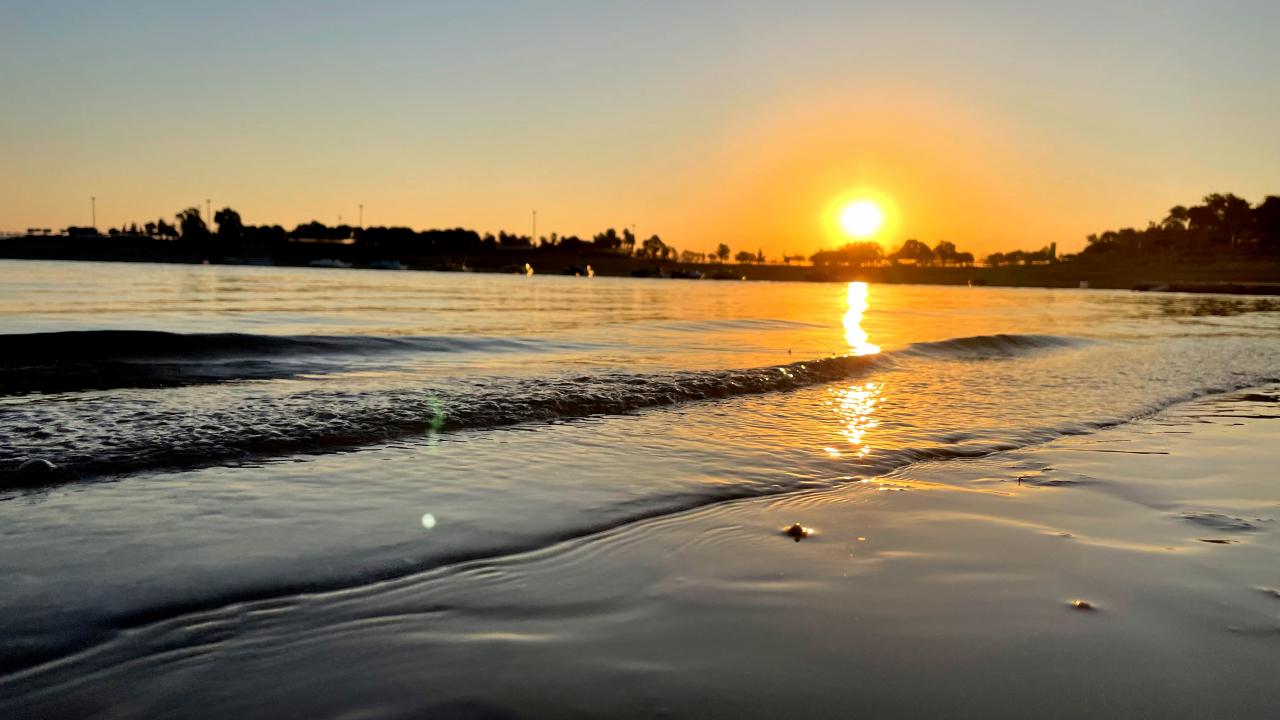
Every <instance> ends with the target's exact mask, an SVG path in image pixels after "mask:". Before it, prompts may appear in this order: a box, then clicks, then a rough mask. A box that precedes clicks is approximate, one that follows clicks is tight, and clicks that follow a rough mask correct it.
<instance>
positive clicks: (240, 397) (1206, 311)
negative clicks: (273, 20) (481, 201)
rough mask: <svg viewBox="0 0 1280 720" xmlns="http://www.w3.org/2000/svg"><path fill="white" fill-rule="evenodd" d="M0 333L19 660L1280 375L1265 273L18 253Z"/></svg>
mask: <svg viewBox="0 0 1280 720" xmlns="http://www.w3.org/2000/svg"><path fill="white" fill-rule="evenodd" d="M0 341H2V342H3V347H4V353H3V357H0V437H2V438H4V441H3V442H2V443H0V533H2V538H0V539H2V540H3V542H2V543H0V576H3V577H4V578H7V581H6V583H5V585H6V587H5V589H4V590H3V591H2V592H0V633H3V637H4V638H5V643H4V646H3V649H0V672H3V673H5V674H6V675H7V676H9V677H11V678H14V677H23V676H24V674H30V673H31V672H33V671H38V670H39V669H40V668H41V667H44V666H45V665H44V664H47V663H55V662H57V661H59V659H65V658H68V657H71V656H72V655H73V654H74V653H78V652H83V651H86V650H88V649H91V648H93V647H95V646H97V645H98V644H100V643H106V642H110V641H118V640H119V639H120V638H121V637H122V636H127V635H128V634H129V633H132V632H137V631H139V629H140V628H145V627H148V626H149V625H150V624H152V623H157V622H161V623H163V622H168V621H171V620H172V619H174V618H179V617H182V616H184V615H185V614H187V613H191V612H197V611H199V612H206V611H212V610H215V609H218V608H226V607H228V606H234V605H235V604H236V603H243V602H246V601H257V602H259V603H260V604H261V603H262V602H266V603H268V604H269V603H270V601H271V600H272V599H273V598H286V597H291V596H294V595H296V594H297V593H305V592H330V591H342V590H346V589H357V588H361V587H365V586H368V584H369V583H374V582H380V581H392V580H395V579H398V578H405V577H409V576H412V575H414V574H417V573H422V572H424V571H429V570H431V569H433V568H440V567H444V566H447V565H450V564H453V563H458V562H461V561H465V560H469V559H475V558H485V557H496V556H501V555H507V554H512V553H518V552H526V551H534V550H538V549H540V548H546V547H549V546H551V545H553V544H554V543H556V542H559V541H563V540H566V539H570V538H577V537H582V536H585V535H588V534H591V533H594V532H599V531H602V530H606V529H610V528H616V527H619V526H622V525H624V524H627V523H631V522H634V521H636V520H639V519H644V518H661V517H664V516H667V515H669V514H671V513H676V512H679V511H683V510H688V509H692V508H699V507H714V506H716V505H717V504H720V503H724V502H725V501H729V500H734V499H739V498H751V497H762V496H772V495H778V494H781V493H787V492H790V491H796V490H822V489H826V488H838V487H841V486H843V485H847V484H849V483H853V482H857V481H860V480H868V479H873V478H879V477H883V476H885V475H887V474H890V473H894V472H899V471H901V470H902V469H903V468H907V467H910V466H912V465H913V464H917V463H921V462H926V461H927V462H932V463H948V462H964V461H965V460H966V459H974V458H983V457H987V456H991V455H992V454H993V453H1001V452H1008V451H1011V450H1016V449H1018V448H1025V447H1029V446H1033V445H1037V444H1040V443H1044V442H1047V441H1051V440H1054V439H1055V438H1062V437H1065V436H1088V435H1091V434H1095V433H1098V432H1099V431H1100V430H1102V429H1104V428H1107V427H1111V426H1115V425H1118V424H1121V423H1125V422H1128V421H1131V420H1133V419H1135V418H1140V417H1143V416H1147V415H1150V414H1151V413H1154V412H1156V411H1159V410H1160V409H1162V408H1165V407H1167V406H1169V405H1170V404H1172V403H1175V402H1178V401H1181V400H1186V399H1189V398H1194V397H1198V396H1202V395H1206V394H1209V393H1215V392H1223V391H1229V390H1233V389H1238V388H1245V387H1251V386H1256V385H1259V384H1262V383H1264V382H1267V381H1274V380H1276V379H1277V378H1280V363H1277V357H1278V355H1280V354H1278V353H1277V350H1280V307H1276V306H1275V305H1273V304H1271V302H1270V301H1268V300H1265V299H1257V298H1232V297H1223V296H1180V295H1146V294H1132V293H1123V292H1115V293H1113V292H1082V291H1053V290H1020V289H986V288H944V287H914V286H883V287H882V286H873V287H870V288H868V287H866V286H863V285H857V284H855V285H852V286H843V285H824V284H812V285H811V284H768V283H734V282H711V281H702V282H683V281H654V280H626V279H614V278H593V279H584V278H569V277H533V278H524V277H513V276H512V277H509V276H475V275H464V274H436V273H396V272H381V273H380V272H376V271H326V270H311V269H274V268H228V267H180V266H143V265H138V266H132V265H124V264H111V265H106V264H102V265H99V264H89V263H86V264H76V263H35V262H30V263H24V262H0ZM196 650H197V649H196V648H195V647H191V648H183V647H180V646H178V647H172V648H169V649H168V650H167V652H171V653H174V654H177V655H181V654H182V653H183V652H187V651H191V652H195V651H196ZM156 660H157V662H158V661H159V656H157V658H156ZM144 671H147V670H145V668H140V669H139V672H144ZM2 682H3V680H2V679H0V683H2ZM392 714H394V713H392Z"/></svg>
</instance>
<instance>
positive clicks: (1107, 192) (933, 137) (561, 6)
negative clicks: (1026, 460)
mask: <svg viewBox="0 0 1280 720" xmlns="http://www.w3.org/2000/svg"><path fill="white" fill-rule="evenodd" d="M1047 5H1049V3H1039V2H992V1H984V0H977V1H974V2H965V3H960V2H833V1H828V2H804V1H797V0H790V1H788V2H776V1H771V2H746V1H742V0H738V1H735V2H658V1H655V0H650V1H649V2H644V3H629V4H627V5H626V6H622V5H621V4H620V3H606V2H600V1H599V0H593V1H591V2H544V3H528V2H485V1H483V0H472V1H470V2H425V1H419V2H409V1H407V0H406V1H401V0H385V1H381V2H379V1H365V2H360V3H356V2H341V3H339V2H320V1H313V2H271V1H269V0H255V1H253V2H239V1H235V2H230V1H226V0H222V1H219V2H204V3H188V2H182V1H180V0H166V1H163V2H159V1H157V2H112V1H110V0H99V1H97V2H67V1H58V0H41V1H38V2H16V1H14V0H0V104H2V108H3V110H2V111H0V168H2V171H0V230H22V229H25V228H26V227H28V226H49V227H55V228H58V227H65V226H66V225H68V224H88V222H89V197H90V196H91V195H96V196H97V198H98V201H97V202H98V224H99V226H100V227H104V228H105V227H108V226H111V225H118V224H120V223H127V222H133V221H137V222H139V223H141V222H143V221H146V220H148V219H154V218H157V217H160V216H164V217H166V218H170V219H171V218H172V215H173V214H174V213H175V212H176V211H177V210H179V209H181V208H183V207H186V206H190V205H199V206H200V207H203V206H204V199H205V198H212V199H213V204H214V205H215V207H221V206H225V205H230V206H232V207H235V208H237V209H238V210H240V212H241V214H242V215H243V216H244V219H245V221H246V222H249V223H279V224H282V225H286V226H289V227H292V226H293V225H294V224H296V223H298V222H302V221H307V220H311V219H313V218H314V219H319V220H321V221H323V222H326V223H330V224H332V223H336V222H337V219H338V216H339V215H341V216H343V219H344V220H346V221H348V222H352V223H354V221H355V219H356V214H357V204H358V203H364V205H365V223H366V224H402V225H410V226H414V227H452V226H464V227H470V228H475V229H477V230H480V231H482V232H485V231H494V232H496V231H497V230H499V229H508V230H512V231H520V232H527V231H528V228H529V216H530V211H531V210H533V209H536V210H537V211H538V218H539V226H538V229H539V233H540V234H544V233H547V232H551V231H558V232H560V233H562V234H565V233H576V234H580V235H588V234H590V233H593V232H595V231H597V230H599V229H602V228H604V227H607V226H615V227H619V228H621V227H624V226H629V225H631V224H632V223H635V224H636V226H637V230H638V233H639V234H640V235H641V236H648V235H649V234H651V233H658V234H660V235H661V236H662V237H663V239H664V240H666V241H667V242H668V243H669V244H672V245H675V246H676V247H677V248H680V249H695V250H706V249H710V248H712V247H714V245H715V244H716V243H718V242H727V243H728V244H730V245H731V246H732V247H733V248H734V249H735V250H737V249H739V248H747V249H751V250H755V249H756V248H763V249H764V251H765V252H766V254H769V255H774V254H778V253H783V252H804V253H806V254H808V253H809V252H812V251H813V250H815V249H817V248H819V247H823V246H832V245H835V244H838V243H839V242H842V241H843V240H844V238H840V237H838V236H837V235H836V234H835V233H834V232H833V229H832V227H831V225H832V224H831V222H830V221H829V220H828V219H827V216H826V215H827V212H828V210H829V208H830V206H831V205H832V203H833V202H835V201H836V200H837V199H838V198H841V197H846V196H848V195H850V194H851V193H854V192H856V191H858V190H860V189H865V190H867V191H870V192H873V193H876V194H878V195H879V196H882V197H884V198H887V199H888V200H889V201H890V202H891V203H892V205H893V206H894V208H895V209H896V212H895V213H894V215H895V217H896V222H895V223H894V226H893V227H892V228H890V229H889V232H887V233H886V235H885V236H884V237H882V238H880V239H881V240H882V241H883V242H885V243H886V244H897V243H898V242H899V241H900V240H901V239H903V238H905V237H917V238H919V239H922V240H925V241H926V242H929V243H930V244H933V243H935V242H937V241H938V240H940V239H947V240H951V241H953V242H955V243H956V244H957V245H959V246H960V247H961V248H962V249H969V250H973V251H975V252H976V253H978V254H985V253H987V252H991V251H996V250H1008V249H1013V248H1015V247H1026V248H1034V247H1039V246H1041V245H1044V244H1046V243H1048V242H1055V241H1056V242H1058V243H1059V246H1060V247H1061V248H1064V249H1066V250H1074V249H1078V248H1079V247H1081V246H1083V244H1084V236H1085V235H1086V234H1088V233H1090V232H1094V231H1097V230H1101V229H1105V228H1112V227H1118V226H1121V225H1141V224H1145V222H1146V220H1148V219H1153V218H1158V217H1160V216H1161V215H1162V214H1163V211H1164V210H1165V209H1167V208H1168V207H1170V206H1171V205H1174V204H1178V203H1188V202H1191V201H1194V200H1196V199H1198V198H1199V197H1201V196H1202V195H1204V194H1206V193H1208V192H1214V191H1231V192H1235V193H1237V194H1240V195H1243V196H1245V197H1246V198H1248V199H1249V200H1251V201H1254V202H1256V201H1258V200H1260V199H1261V198H1262V196H1264V195H1266V194H1280V74H1278V73H1277V70H1278V69H1280V42H1277V41H1276V37H1277V36H1276V29H1277V28H1280V2H1274V1H1267V2H1263V1H1255V2H1222V1H1215V2H1188V1H1186V0H1168V1H1165V2H1156V1H1154V0H1153V1H1151V2H1145V3H1136V2H1135V3H1129V2H1090V1H1080V0H1077V1H1075V2H1062V3H1053V5H1054V6H1053V7H1046V6H1047Z"/></svg>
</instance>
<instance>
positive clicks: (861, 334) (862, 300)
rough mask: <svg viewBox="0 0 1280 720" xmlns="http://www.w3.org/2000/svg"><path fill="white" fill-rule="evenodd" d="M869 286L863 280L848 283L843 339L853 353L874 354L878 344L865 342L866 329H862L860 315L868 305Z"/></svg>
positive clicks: (877, 350)
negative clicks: (847, 307) (847, 305)
mask: <svg viewBox="0 0 1280 720" xmlns="http://www.w3.org/2000/svg"><path fill="white" fill-rule="evenodd" d="M869 294H870V288H868V287H867V284H866V283H864V282H851V283H849V296H848V304H849V309H848V311H846V312H845V314H844V339H845V341H846V342H848V343H849V350H850V352H851V354H853V355H874V354H876V353H878V352H880V346H878V345H872V344H871V343H869V342H867V339H868V338H867V331H866V330H863V329H862V315H863V314H864V313H865V312H866V311H867V308H868V307H870V304H869V300H868V298H869Z"/></svg>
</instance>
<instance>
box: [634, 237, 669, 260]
mask: <svg viewBox="0 0 1280 720" xmlns="http://www.w3.org/2000/svg"><path fill="white" fill-rule="evenodd" d="M640 255H641V256H642V257H647V258H649V259H650V260H657V259H659V258H666V257H667V244H666V243H664V242H662V238H660V237H658V236H657V235H650V236H649V239H648V240H645V241H644V242H643V243H641V244H640Z"/></svg>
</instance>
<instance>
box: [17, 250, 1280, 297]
mask: <svg viewBox="0 0 1280 720" xmlns="http://www.w3.org/2000/svg"><path fill="white" fill-rule="evenodd" d="M50 240H51V238H41V237H30V238H22V237H20V238H5V239H0V259H7V260H44V261H72V262H125V263H163V264H180V265H200V264H217V265H226V266H266V267H309V266H310V264H311V263H312V262H316V261H331V260H338V261H341V262H343V263H348V264H350V265H351V266H353V267H352V268H350V269H376V268H370V267H369V265H370V262H373V261H376V260H378V259H377V258H362V257H357V256H356V255H355V252H356V249H355V248H354V247H353V246H341V245H322V246H306V245H299V246H298V247H295V248H292V250H293V252H294V255H292V256H290V257H287V258H282V259H276V260H270V259H267V258H260V259H256V260H254V259H241V260H240V261H234V262H219V263H206V262H205V261H204V260H202V259H201V258H198V257H196V256H193V255H190V254H189V252H188V251H187V250H186V249H185V248H183V247H181V246H180V245H177V244H175V243H173V242H168V241H137V242H132V243H128V242H118V241H105V240H97V239H93V240H84V239H64V238H52V240H55V241H57V244H56V246H52V247H51V246H50V242H49V241H50ZM112 242H115V243H116V244H115V246H112V245H109V244H108V243H112ZM104 244H106V246H105V247H104ZM384 260H385V259H384ZM400 260H405V262H406V264H405V265H404V266H403V269H404V270H414V271H460V270H463V268H465V269H466V270H467V271H474V272H481V273H512V272H513V269H520V271H521V272H523V268H524V266H525V264H526V263H528V264H529V265H530V266H532V267H533V269H534V272H535V273H537V274H544V275H572V274H574V273H575V272H582V271H584V270H585V267H586V266H588V265H590V266H591V268H592V269H593V271H594V273H595V274H596V275H599V276H602V277H649V278H655V279H676V280H679V279H690V278H688V276H696V275H699V274H700V275H701V276H702V279H715V280H748V281H772V282H851V281H862V282H869V283H875V284H911V285H975V286H988V287H1041V288H1072V289H1099V290H1134V291H1146V292H1181V293H1214V294H1232V295H1280V261H1275V260H1255V261H1249V260H1231V261H1218V262H1209V263H1201V264H1194V263H1170V262H1167V261H1162V260H1150V261H1147V262H1144V263H1142V264H1135V265H1128V266H1126V265H1112V264H1105V263H1102V262H1099V261H1098V260H1097V259H1086V260H1071V261H1065V262H1058V263H1053V264H1046V265H1004V266H999V267H979V266H943V267H939V266H928V267H916V266H912V265H890V266H877V267H846V266H813V265H781V264H746V263H744V264H734V263H682V262H675V261H669V260H661V261H654V260H648V259H644V258H638V257H629V256H623V255H618V254H613V253H600V254H577V253H569V252H563V251H556V250H545V249H504V250H497V251H493V252H490V253H485V254H481V255H473V256H467V257H452V256H423V257H416V258H415V257H409V258H399V259H396V263H397V264H399V262H400ZM314 269H317V270H321V269H348V268H347V267H341V268H333V267H315V268H314ZM383 271H384V272H386V271H394V270H383ZM682 276H684V277H682Z"/></svg>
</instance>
